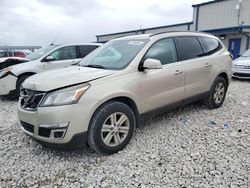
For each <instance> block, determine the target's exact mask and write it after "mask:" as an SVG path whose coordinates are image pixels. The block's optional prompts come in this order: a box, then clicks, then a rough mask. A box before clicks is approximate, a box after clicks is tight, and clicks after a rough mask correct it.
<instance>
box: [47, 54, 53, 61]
mask: <svg viewBox="0 0 250 188" xmlns="http://www.w3.org/2000/svg"><path fill="white" fill-rule="evenodd" d="M54 60H55V59H54V57H53V56H50V55H49V56H47V57H46V58H45V61H54Z"/></svg>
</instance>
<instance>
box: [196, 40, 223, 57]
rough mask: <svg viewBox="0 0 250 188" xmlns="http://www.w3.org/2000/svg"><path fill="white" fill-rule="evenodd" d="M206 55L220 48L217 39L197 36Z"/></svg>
mask: <svg viewBox="0 0 250 188" xmlns="http://www.w3.org/2000/svg"><path fill="white" fill-rule="evenodd" d="M199 40H200V41H201V44H202V46H203V47H204V50H205V52H206V54H207V55H210V54H213V53H215V52H217V51H218V50H220V49H221V48H222V46H221V44H220V43H219V41H218V40H216V39H213V38H209V37H199Z"/></svg>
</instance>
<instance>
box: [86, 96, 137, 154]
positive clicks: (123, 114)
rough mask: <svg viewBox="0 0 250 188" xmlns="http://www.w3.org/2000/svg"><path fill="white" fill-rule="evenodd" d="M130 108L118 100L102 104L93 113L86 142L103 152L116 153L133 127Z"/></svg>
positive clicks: (129, 137)
mask: <svg viewBox="0 0 250 188" xmlns="http://www.w3.org/2000/svg"><path fill="white" fill-rule="evenodd" d="M135 124H136V121H135V115H134V112H133V111H132V110H131V108H130V107H129V106H128V105H126V104H124V103H121V102H118V101H110V102H107V103H105V104H103V105H102V106H101V107H99V108H98V109H97V111H96V112H95V113H94V115H93V117H92V119H91V122H90V125H89V130H88V144H89V146H90V147H91V148H92V149H94V150H95V151H97V152H99V153H103V154H113V153H116V152H118V151H120V150H122V149H123V148H125V147H126V146H127V144H128V143H129V141H130V140H131V138H132V136H133V132H134V129H135Z"/></svg>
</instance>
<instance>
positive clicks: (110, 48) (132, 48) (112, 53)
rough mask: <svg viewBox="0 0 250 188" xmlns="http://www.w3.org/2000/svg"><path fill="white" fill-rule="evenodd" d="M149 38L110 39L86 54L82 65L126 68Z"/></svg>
mask: <svg viewBox="0 0 250 188" xmlns="http://www.w3.org/2000/svg"><path fill="white" fill-rule="evenodd" d="M148 41H149V39H138V40H134V39H133V40H129V39H123V40H122V39H120V40H113V41H109V42H107V43H106V44H104V45H103V46H101V47H99V48H97V49H96V50H95V51H93V53H91V54H89V55H88V56H86V57H85V58H84V59H83V60H82V61H81V62H80V66H87V67H95V68H96V67H99V68H104V69H114V70H120V69H123V68H125V67H126V66H127V65H128V64H129V63H130V62H131V61H132V60H133V59H134V58H135V56H136V55H137V54H138V53H139V52H140V50H141V49H142V48H143V47H144V46H145V45H146V44H147V42H148Z"/></svg>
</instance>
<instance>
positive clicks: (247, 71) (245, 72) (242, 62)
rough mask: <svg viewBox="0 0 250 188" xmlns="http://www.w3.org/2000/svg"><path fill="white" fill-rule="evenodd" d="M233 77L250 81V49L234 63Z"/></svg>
mask: <svg viewBox="0 0 250 188" xmlns="http://www.w3.org/2000/svg"><path fill="white" fill-rule="evenodd" d="M233 77H234V78H242V79H250V49H249V50H247V51H246V52H245V53H243V54H242V55H241V56H240V57H239V58H238V59H236V60H234V61H233Z"/></svg>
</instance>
